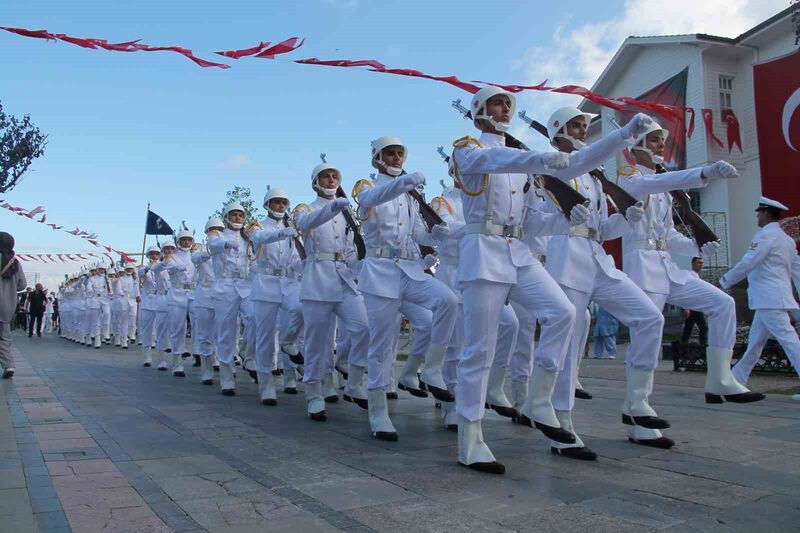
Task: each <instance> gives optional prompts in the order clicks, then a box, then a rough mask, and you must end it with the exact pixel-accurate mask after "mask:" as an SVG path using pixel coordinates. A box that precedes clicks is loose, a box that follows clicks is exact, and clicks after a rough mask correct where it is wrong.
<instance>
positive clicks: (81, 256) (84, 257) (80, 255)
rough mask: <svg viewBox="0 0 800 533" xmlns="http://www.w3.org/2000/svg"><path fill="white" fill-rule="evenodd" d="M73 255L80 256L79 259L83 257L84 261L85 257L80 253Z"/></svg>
mask: <svg viewBox="0 0 800 533" xmlns="http://www.w3.org/2000/svg"><path fill="white" fill-rule="evenodd" d="M75 255H76V256H78V257H80V258H81V259H83V260H84V261H86V258H85V257H83V256H82V255H81V254H75Z"/></svg>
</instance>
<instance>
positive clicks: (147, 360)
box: [142, 348, 153, 366]
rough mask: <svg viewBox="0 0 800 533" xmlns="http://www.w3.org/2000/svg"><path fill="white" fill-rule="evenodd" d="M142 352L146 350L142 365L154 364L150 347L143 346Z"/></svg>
mask: <svg viewBox="0 0 800 533" xmlns="http://www.w3.org/2000/svg"><path fill="white" fill-rule="evenodd" d="M142 352H144V362H143V363H142V366H150V365H152V364H153V358H152V357H151V355H150V348H143V349H142Z"/></svg>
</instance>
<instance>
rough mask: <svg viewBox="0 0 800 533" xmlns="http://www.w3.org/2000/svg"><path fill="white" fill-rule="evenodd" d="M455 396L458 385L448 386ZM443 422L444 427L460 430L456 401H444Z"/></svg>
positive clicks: (450, 429)
mask: <svg viewBox="0 0 800 533" xmlns="http://www.w3.org/2000/svg"><path fill="white" fill-rule="evenodd" d="M448 390H449V391H450V392H451V393H452V395H453V397H455V396H456V387H455V386H453V387H448ZM441 405H442V422H444V428H445V429H446V430H448V431H458V412H457V411H456V402H442V404H441Z"/></svg>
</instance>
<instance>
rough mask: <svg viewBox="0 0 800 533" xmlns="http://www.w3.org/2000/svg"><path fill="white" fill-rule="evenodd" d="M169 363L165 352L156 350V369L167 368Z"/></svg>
mask: <svg viewBox="0 0 800 533" xmlns="http://www.w3.org/2000/svg"><path fill="white" fill-rule="evenodd" d="M168 368H169V365H168V364H167V354H165V353H164V352H161V351H159V352H158V369H159V370H167V369H168Z"/></svg>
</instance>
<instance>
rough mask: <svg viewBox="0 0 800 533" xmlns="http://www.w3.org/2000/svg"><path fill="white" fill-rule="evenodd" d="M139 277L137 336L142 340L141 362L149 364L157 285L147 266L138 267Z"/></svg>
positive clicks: (156, 303) (154, 323)
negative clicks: (140, 286)
mask: <svg viewBox="0 0 800 533" xmlns="http://www.w3.org/2000/svg"><path fill="white" fill-rule="evenodd" d="M139 279H140V280H141V284H142V288H141V295H142V301H141V306H140V308H139V337H140V338H141V340H142V355H143V356H144V362H143V364H144V365H145V366H150V364H151V363H152V358H151V356H150V352H151V350H152V346H153V341H154V340H155V332H156V313H157V308H158V299H159V293H158V285H157V284H156V281H155V274H154V273H153V272H151V271H150V269H149V268H148V267H144V266H143V267H140V268H139Z"/></svg>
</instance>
